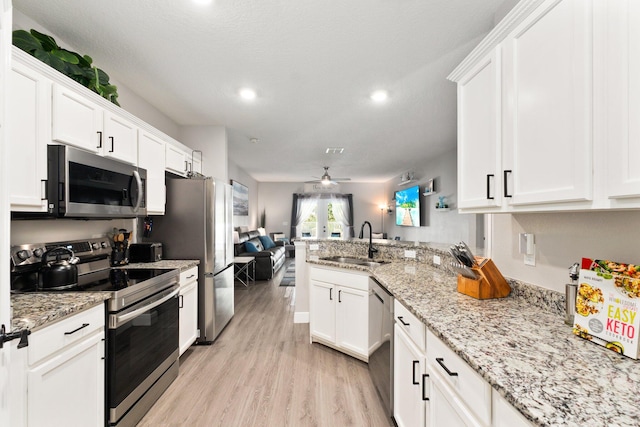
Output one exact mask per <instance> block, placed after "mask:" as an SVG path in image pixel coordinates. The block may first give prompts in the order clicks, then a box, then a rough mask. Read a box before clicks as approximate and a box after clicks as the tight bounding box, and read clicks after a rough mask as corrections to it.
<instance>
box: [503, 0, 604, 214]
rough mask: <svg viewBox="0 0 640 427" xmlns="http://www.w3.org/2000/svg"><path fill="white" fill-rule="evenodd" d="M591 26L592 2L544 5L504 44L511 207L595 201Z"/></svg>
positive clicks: (579, 0) (581, 0)
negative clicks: (593, 194)
mask: <svg viewBox="0 0 640 427" xmlns="http://www.w3.org/2000/svg"><path fill="white" fill-rule="evenodd" d="M591 23H592V7H591V2H590V1H585V0H547V1H545V2H543V3H542V4H541V5H540V6H539V7H538V8H537V9H536V10H535V11H534V12H533V13H531V14H530V15H529V16H528V17H527V18H526V19H524V21H523V22H521V23H520V25H518V26H517V27H516V29H515V30H514V31H513V32H512V33H511V36H509V37H507V39H506V40H505V43H504V55H505V56H504V83H505V91H506V92H507V96H508V103H507V106H506V107H507V108H505V110H504V112H505V122H504V138H505V140H506V141H508V142H507V145H508V146H509V148H511V150H512V153H509V154H511V155H505V162H504V172H503V173H504V177H505V178H506V182H505V183H503V185H506V190H505V194H506V197H509V196H511V197H510V198H511V200H510V201H509V203H511V204H513V205H522V204H533V203H553V202H568V201H579V200H590V199H591V198H592V189H593V181H592V153H593V149H592V139H593V131H592V101H593V97H592V86H593V80H592V74H593V73H592V70H593V64H592V52H593V37H592V24H591ZM505 154H506V153H505Z"/></svg>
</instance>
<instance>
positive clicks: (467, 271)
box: [451, 262, 478, 280]
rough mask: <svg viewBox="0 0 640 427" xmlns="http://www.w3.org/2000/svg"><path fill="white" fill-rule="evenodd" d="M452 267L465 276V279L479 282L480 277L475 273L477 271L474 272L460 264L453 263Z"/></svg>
mask: <svg viewBox="0 0 640 427" xmlns="http://www.w3.org/2000/svg"><path fill="white" fill-rule="evenodd" d="M451 267H453V269H454V270H455V271H456V272H458V273H460V274H461V275H463V276H464V277H466V278H467V279H473V280H478V275H477V274H476V273H475V271H473V270H472V269H470V268H469V267H467V266H465V265H462V264H459V263H455V262H453V263H451Z"/></svg>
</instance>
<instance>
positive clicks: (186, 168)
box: [184, 160, 189, 172]
mask: <svg viewBox="0 0 640 427" xmlns="http://www.w3.org/2000/svg"><path fill="white" fill-rule="evenodd" d="M188 170H189V162H187V161H186V160H185V161H184V171H185V172H187V171H188Z"/></svg>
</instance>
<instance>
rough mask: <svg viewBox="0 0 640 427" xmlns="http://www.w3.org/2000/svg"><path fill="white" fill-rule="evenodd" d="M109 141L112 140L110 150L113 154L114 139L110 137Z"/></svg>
mask: <svg viewBox="0 0 640 427" xmlns="http://www.w3.org/2000/svg"><path fill="white" fill-rule="evenodd" d="M109 139H110V140H111V150H109V152H110V153H113V137H112V136H110V137H109Z"/></svg>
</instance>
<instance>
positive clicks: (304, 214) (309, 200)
mask: <svg viewBox="0 0 640 427" xmlns="http://www.w3.org/2000/svg"><path fill="white" fill-rule="evenodd" d="M317 202H318V198H317V197H299V198H298V206H297V207H298V209H297V212H296V223H295V226H296V237H300V225H301V224H302V223H303V222H305V221H306V220H307V218H309V216H311V214H312V213H313V211H314V209H315V208H316V204H317Z"/></svg>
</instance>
